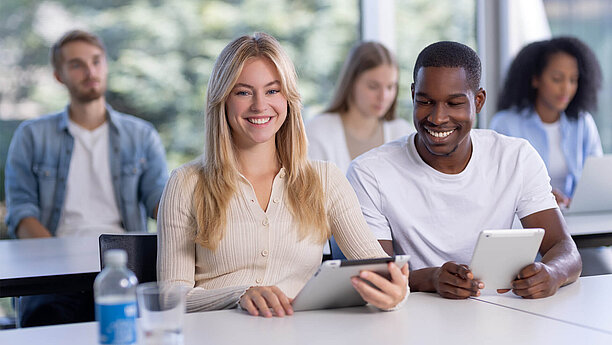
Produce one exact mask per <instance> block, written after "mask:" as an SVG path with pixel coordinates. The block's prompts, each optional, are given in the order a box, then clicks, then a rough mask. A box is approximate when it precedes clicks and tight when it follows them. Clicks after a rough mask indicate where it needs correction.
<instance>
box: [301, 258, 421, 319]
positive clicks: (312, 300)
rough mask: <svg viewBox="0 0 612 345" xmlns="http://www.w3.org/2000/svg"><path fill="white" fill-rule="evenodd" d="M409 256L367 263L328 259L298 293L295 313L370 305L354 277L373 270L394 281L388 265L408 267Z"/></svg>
mask: <svg viewBox="0 0 612 345" xmlns="http://www.w3.org/2000/svg"><path fill="white" fill-rule="evenodd" d="M409 258H410V256H409V255H397V256H395V257H390V258H378V259H365V260H328V261H325V262H323V263H321V266H320V267H319V269H318V270H317V272H316V273H315V274H314V275H313V276H312V278H310V280H308V282H307V283H306V285H305V286H304V287H303V288H302V290H300V292H299V293H298V294H297V296H296V297H295V299H294V300H293V303H292V304H291V306H292V307H293V310H294V311H301V310H316V309H331V308H344V307H355V306H360V305H365V304H366V302H365V301H364V300H363V299H362V298H361V295H359V293H358V292H357V290H355V288H353V284H351V277H354V276H358V275H359V272H360V271H364V270H367V271H373V272H376V273H378V274H380V275H382V276H384V277H386V278H387V279H390V277H391V276H390V274H389V270H388V269H387V263H389V262H395V264H396V265H397V266H398V267H402V266H404V264H405V263H407V262H408V259H409Z"/></svg>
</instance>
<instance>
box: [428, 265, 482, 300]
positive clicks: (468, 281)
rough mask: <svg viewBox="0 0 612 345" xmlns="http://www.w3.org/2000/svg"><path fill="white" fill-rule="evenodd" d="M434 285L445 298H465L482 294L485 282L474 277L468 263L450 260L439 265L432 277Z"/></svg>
mask: <svg viewBox="0 0 612 345" xmlns="http://www.w3.org/2000/svg"><path fill="white" fill-rule="evenodd" d="M432 281H433V286H434V288H435V290H436V292H438V294H440V296H442V297H444V298H452V299H463V298H468V297H470V296H480V289H483V288H484V284H483V283H482V282H480V281H478V280H475V279H474V274H472V271H470V270H469V268H468V267H467V266H466V265H459V264H457V263H454V262H452V261H449V262H447V263H445V264H444V265H442V267H439V268H438V269H437V270H436V271H435V272H434V273H433V277H432Z"/></svg>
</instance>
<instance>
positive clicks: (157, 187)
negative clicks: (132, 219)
mask: <svg viewBox="0 0 612 345" xmlns="http://www.w3.org/2000/svg"><path fill="white" fill-rule="evenodd" d="M147 129H148V130H149V131H148V135H147V134H145V136H146V143H145V144H144V145H145V152H146V160H147V165H146V167H145V169H144V171H143V173H142V175H141V176H140V181H139V188H140V195H142V197H141V200H142V202H143V203H144V205H145V208H146V210H147V215H148V216H149V217H151V218H153V219H157V211H158V207H159V200H160V198H161V195H162V192H163V190H164V186H165V185H166V181H167V180H168V168H167V166H166V157H165V152H164V146H163V145H162V142H161V139H160V138H159V134H157V131H155V129H153V128H147Z"/></svg>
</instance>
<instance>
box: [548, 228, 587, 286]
mask: <svg viewBox="0 0 612 345" xmlns="http://www.w3.org/2000/svg"><path fill="white" fill-rule="evenodd" d="M542 263H544V264H546V265H547V266H548V267H550V268H552V270H553V271H554V274H555V276H556V277H557V279H558V281H559V284H560V286H564V285H567V284H570V283H573V282H574V281H576V279H578V277H579V276H580V272H581V271H582V260H581V259H580V254H579V253H578V249H576V244H575V243H574V241H572V240H571V239H566V240H563V241H559V242H558V243H557V244H555V245H554V246H553V247H552V248H550V249H549V250H548V251H547V252H546V254H545V255H544V256H543V257H542Z"/></svg>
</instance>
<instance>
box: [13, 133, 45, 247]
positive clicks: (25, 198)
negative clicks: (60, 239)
mask: <svg viewBox="0 0 612 345" xmlns="http://www.w3.org/2000/svg"><path fill="white" fill-rule="evenodd" d="M26 124H27V123H23V124H22V125H20V126H19V127H18V128H17V130H16V131H15V134H14V136H13V139H12V140H11V145H10V146H9V150H8V154H7V159H6V169H5V181H4V183H5V190H6V206H7V218H6V219H7V226H8V231H9V234H11V236H12V237H45V236H46V235H47V234H49V231H48V230H47V229H46V228H45V227H44V226H43V225H42V224H41V223H40V220H39V219H40V205H39V201H38V200H39V195H38V178H37V176H36V174H35V173H34V148H33V147H34V143H33V141H34V138H33V135H32V133H31V130H30V128H29V127H27V126H26ZM26 219H27V220H26ZM22 227H23V228H22ZM49 235H50V234H49Z"/></svg>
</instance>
